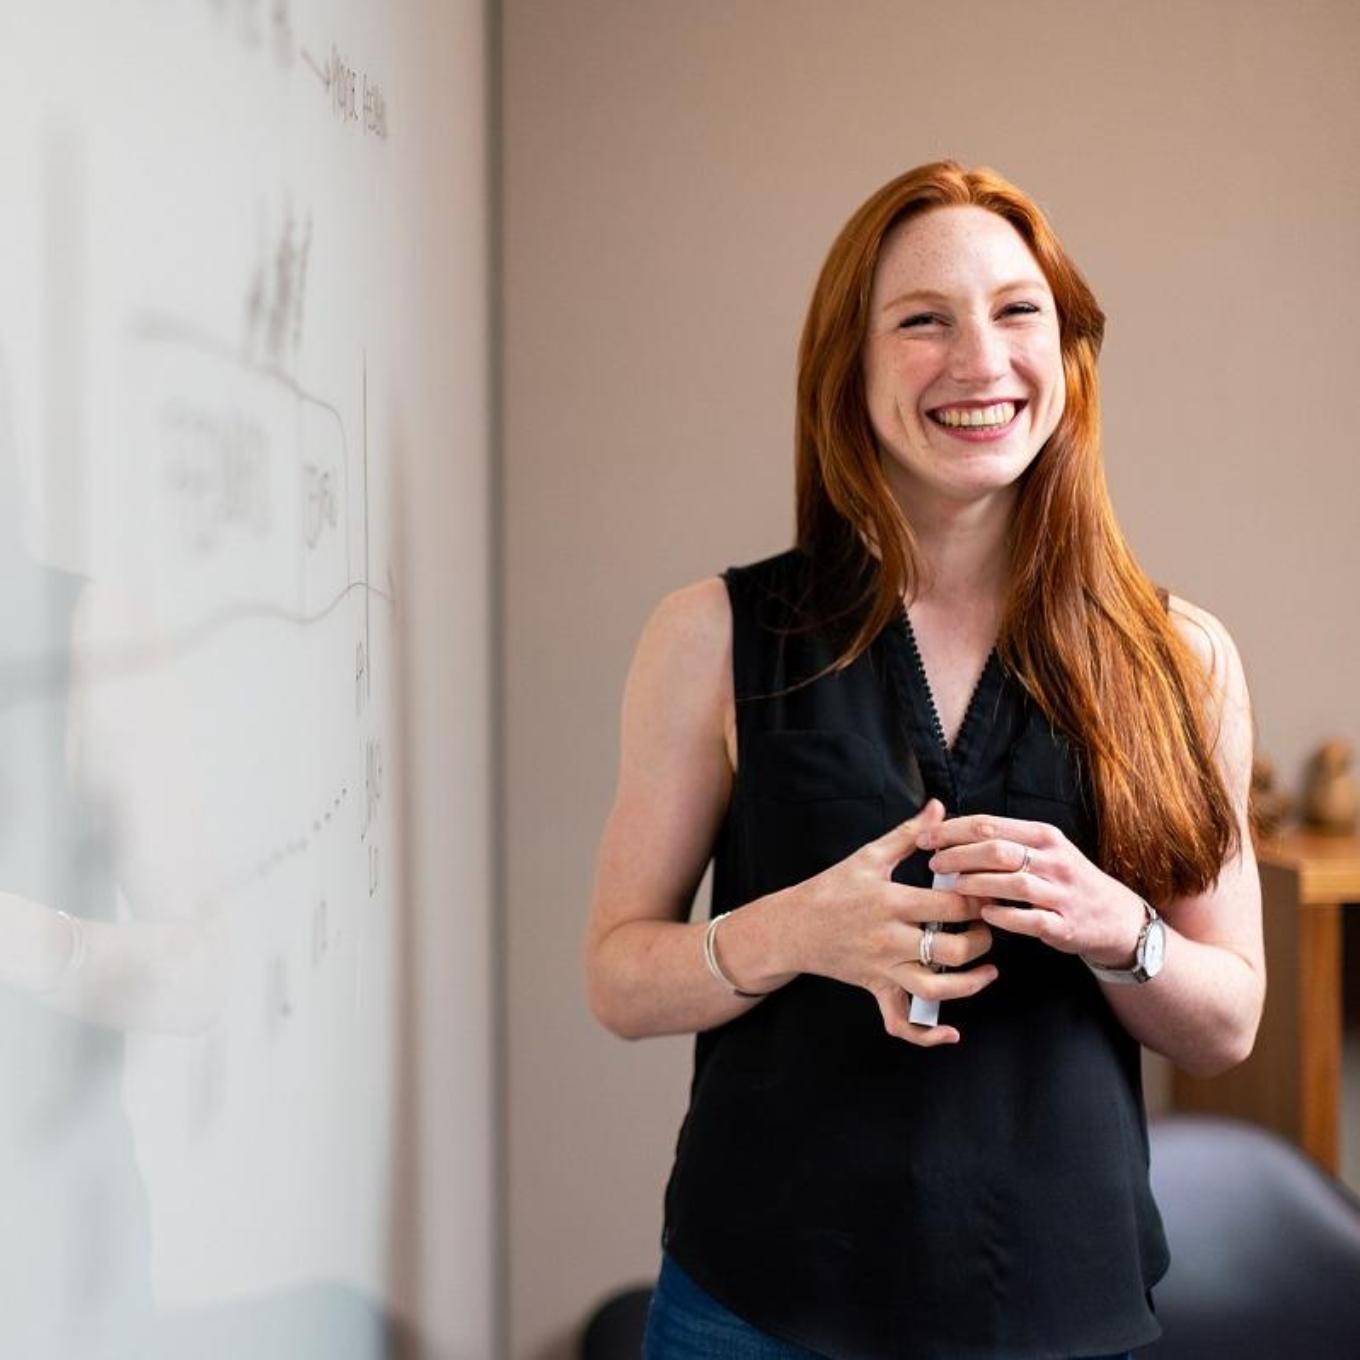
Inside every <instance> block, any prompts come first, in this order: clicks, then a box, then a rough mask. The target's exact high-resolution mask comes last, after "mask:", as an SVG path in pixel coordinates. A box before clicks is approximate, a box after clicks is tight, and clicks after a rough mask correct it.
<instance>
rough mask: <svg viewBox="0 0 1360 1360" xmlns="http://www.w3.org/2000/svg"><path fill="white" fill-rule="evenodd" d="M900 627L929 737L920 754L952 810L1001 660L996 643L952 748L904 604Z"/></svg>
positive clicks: (918, 709) (921, 721) (921, 719)
mask: <svg viewBox="0 0 1360 1360" xmlns="http://www.w3.org/2000/svg"><path fill="white" fill-rule="evenodd" d="M897 625H898V635H899V636H900V638H901V639H902V641H903V642H904V643H905V644H906V649H907V654H908V657H909V659H910V662H911V665H912V667H913V669H914V670H915V672H916V680H917V683H916V684H915V685H909V686H908V687H907V688H908V689H909V690H910V691H911V693H912V696H913V698H914V699H915V701H916V713H917V718H918V725H920V726H922V727H924V728H925V729H926V731H927V733H928V734H929V743H928V746H927V749H926V751H925V752H922V753H920V754H924V755H926V756H927V757H928V763H929V764H931V765H933V766H935V767H936V772H937V774H938V775H939V776H940V777H941V778H942V779H943V781H944V783H945V785H946V786H947V788H948V790H949V793H950V795H951V807H952V806H954V805H956V804H957V803H958V801H959V796H960V791H961V790H962V789H964V788H966V787H967V784H968V776H969V774H970V773H971V770H972V762H973V757H974V754H975V750H976V746H977V742H976V740H975V733H976V729H977V717H978V714H979V712H980V711H981V709H982V707H983V702H984V700H985V698H986V697H987V695H989V694H990V693H991V692H992V690H993V688H994V686H995V684H996V682H997V681H998V679H999V677H1000V664H1001V661H1000V657H999V656H998V654H997V650H996V644H995V643H993V644H992V646H991V648H990V650H989V651H988V653H987V659H986V660H985V661H984V662H983V663H982V670H981V671H980V672H979V674H978V678H977V681H976V683H975V684H974V685H973V692H972V694H970V695H969V697H968V703H967V705H966V706H965V708H964V710H963V718H962V720H961V721H960V723H959V730H958V731H957V732H956V733H955V734H954V744H953V745H952V746H951V745H949V743H948V742H947V741H946V740H945V735H944V724H943V723H942V722H941V721H940V710H939V708H938V706H937V705H936V703H935V691H934V690H933V689H932V688H931V684H930V676H929V675H928V674H927V673H926V666H925V662H924V660H922V657H921V648H920V646H919V645H918V643H917V641H916V630H915V629H914V628H913V627H912V626H911V616H910V615H909V614H908V613H907V606H906V604H905V603H904V604H903V605H902V607H901V609H900V611H899V613H898V616H897Z"/></svg>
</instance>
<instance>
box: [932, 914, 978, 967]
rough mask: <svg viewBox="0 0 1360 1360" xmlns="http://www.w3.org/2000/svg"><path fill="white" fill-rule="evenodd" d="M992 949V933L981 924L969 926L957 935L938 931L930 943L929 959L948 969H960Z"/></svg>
mask: <svg viewBox="0 0 1360 1360" xmlns="http://www.w3.org/2000/svg"><path fill="white" fill-rule="evenodd" d="M991 947H992V932H991V930H990V929H989V928H988V927H987V926H985V925H982V924H981V923H978V924H975V925H971V926H969V927H968V929H967V930H961V931H959V932H958V933H957V934H954V933H953V932H952V931H943V930H942V931H940V932H939V933H938V934H937V935H936V936H935V938H934V940H933V941H932V942H931V950H930V957H931V960H932V961H933V962H935V963H943V964H945V965H947V966H948V967H950V968H961V967H963V966H964V965H965V964H968V963H972V962H973V960H974V959H978V958H981V957H982V955H984V954H985V953H986V952H987V951H988V950H989V949H990V948H991Z"/></svg>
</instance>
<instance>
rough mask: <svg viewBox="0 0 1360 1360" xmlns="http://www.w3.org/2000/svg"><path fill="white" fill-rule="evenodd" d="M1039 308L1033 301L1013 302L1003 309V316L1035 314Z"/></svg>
mask: <svg viewBox="0 0 1360 1360" xmlns="http://www.w3.org/2000/svg"><path fill="white" fill-rule="evenodd" d="M1038 311H1039V309H1038V308H1037V307H1036V306H1035V305H1034V304H1033V303H1032V302H1012V303H1011V304H1010V306H1008V307H1003V308H1002V309H1001V315H1002V316H1034V315H1036V314H1037V313H1038Z"/></svg>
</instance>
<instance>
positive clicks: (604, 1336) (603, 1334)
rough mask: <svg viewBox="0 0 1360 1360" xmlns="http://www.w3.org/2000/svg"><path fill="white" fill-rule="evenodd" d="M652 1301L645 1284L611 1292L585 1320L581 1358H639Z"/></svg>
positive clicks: (596, 1359) (621, 1359)
mask: <svg viewBox="0 0 1360 1360" xmlns="http://www.w3.org/2000/svg"><path fill="white" fill-rule="evenodd" d="M651 1301H652V1291H651V1288H650V1287H648V1286H638V1287H637V1288H634V1289H625V1290H622V1291H621V1292H619V1293H617V1294H611V1295H610V1296H609V1298H607V1299H606V1300H605V1301H604V1302H603V1303H602V1304H601V1305H600V1306H599V1307H598V1308H597V1309H596V1310H595V1311H594V1313H592V1314H591V1318H590V1321H589V1322H588V1323H587V1324H586V1330H585V1333H584V1335H583V1336H582V1338H581V1360H639V1358H640V1357H641V1355H642V1336H643V1333H644V1332H645V1331H646V1330H647V1307H648V1305H649V1304H650V1303H651Z"/></svg>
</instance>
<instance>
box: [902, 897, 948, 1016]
mask: <svg viewBox="0 0 1360 1360" xmlns="http://www.w3.org/2000/svg"><path fill="white" fill-rule="evenodd" d="M957 879H958V874H936V875H935V879H934V882H932V883H931V885H930V886H931V887H932V888H937V889H940V890H941V891H944V892H948V890H949V889H950V888H952V887H953V886H954V883H955V881H956V880H957ZM930 968H931V971H932V972H935V973H943V972H944V971H945V966H944V964H942V963H932V964H931V965H930ZM907 1019H908V1020H910V1021H911V1023H912V1024H913V1025H926V1026H930V1025H938V1024H939V1023H940V1003H939V1002H938V1001H929V1000H927V999H926V998H925V997H923V996H914V997H912V999H911V1010H910V1011H909V1012H908V1014H907Z"/></svg>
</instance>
